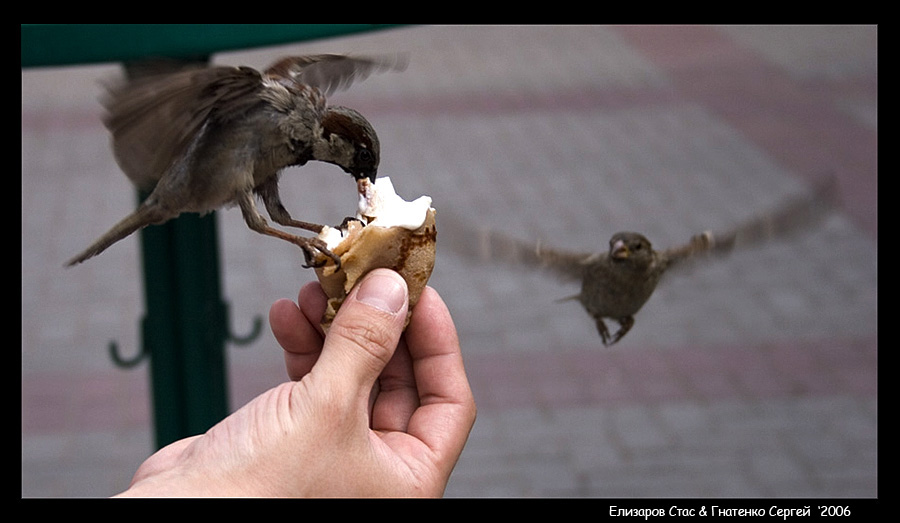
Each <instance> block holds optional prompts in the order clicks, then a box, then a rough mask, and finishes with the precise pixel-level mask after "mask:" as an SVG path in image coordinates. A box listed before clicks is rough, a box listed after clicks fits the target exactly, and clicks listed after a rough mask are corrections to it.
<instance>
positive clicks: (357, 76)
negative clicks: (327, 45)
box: [266, 54, 408, 96]
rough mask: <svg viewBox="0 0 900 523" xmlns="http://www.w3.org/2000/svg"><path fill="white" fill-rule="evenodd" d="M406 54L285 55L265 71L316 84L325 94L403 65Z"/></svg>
mask: <svg viewBox="0 0 900 523" xmlns="http://www.w3.org/2000/svg"><path fill="white" fill-rule="evenodd" d="M407 63H408V60H407V58H406V56H405V55H391V56H384V57H356V56H347V55H338V54H319V55H309V56H287V57H284V58H281V59H280V60H278V61H277V62H275V63H273V64H272V65H271V66H269V68H268V69H266V74H271V75H273V76H277V77H281V78H285V79H290V80H292V81H293V82H295V83H297V84H301V85H309V86H312V87H316V88H317V89H319V90H320V91H322V92H323V93H324V94H325V95H326V96H328V95H330V94H331V93H333V92H335V91H341V90H344V89H347V88H348V87H350V85H352V84H353V83H354V82H361V81H362V80H365V79H366V78H368V77H369V76H370V75H372V74H375V73H382V72H387V71H402V70H404V69H406V65H407Z"/></svg>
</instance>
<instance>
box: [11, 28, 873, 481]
mask: <svg viewBox="0 0 900 523" xmlns="http://www.w3.org/2000/svg"><path fill="white" fill-rule="evenodd" d="M875 33H876V30H875V29H874V28H870V27H849V28H829V27H817V26H805V27H790V26H780V27H777V28H769V27H726V28H722V27H706V26H700V27H675V26H665V27H641V26H636V27H579V26H569V27H563V28H557V27H528V28H522V27H453V26H451V27H413V28H406V29H401V30H392V31H385V32H380V33H373V34H370V35H362V36H354V37H351V38H345V39H336V40H332V41H323V42H313V43H307V44H303V45H295V46H285V47H283V48H278V49H265V50H258V51H248V52H244V53H228V54H224V55H222V56H221V57H217V61H220V62H223V63H241V64H250V65H256V66H262V65H264V64H265V63H267V62H268V61H269V60H270V59H271V57H273V56H277V55H280V54H282V53H283V52H319V51H328V52H332V51H339V52H340V51H351V52H362V51H374V52H379V51H385V52H392V51H396V50H406V51H409V52H410V54H411V59H412V61H411V64H410V67H409V69H408V70H407V71H406V72H405V73H403V75H402V76H390V75H389V76H384V77H376V78H371V79H369V80H367V81H366V82H365V83H364V84H360V86H358V87H357V86H354V88H353V89H352V90H351V91H348V92H347V93H342V94H341V95H339V97H338V99H337V101H338V102H340V103H343V104H346V105H350V106H354V107H357V108H359V109H360V110H361V111H362V112H364V113H365V114H367V115H369V116H370V118H371V119H372V120H373V122H374V124H375V125H376V127H377V128H378V129H379V134H380V135H381V139H382V147H383V149H384V151H385V155H384V160H383V163H382V168H381V174H382V175H389V176H391V177H392V178H393V179H394V180H395V185H397V186H398V189H399V190H400V192H401V193H404V194H405V195H407V196H415V195H418V194H423V193H427V194H430V195H431V196H433V197H434V199H435V204H436V206H437V207H438V210H439V212H441V213H442V215H444V216H451V217H456V216H457V215H459V216H464V217H465V218H466V219H468V220H471V221H473V222H477V223H490V224H492V225H495V226H500V227H505V228H507V229H508V230H509V231H511V232H512V233H515V234H519V235H522V236H538V237H542V238H545V239H547V240H548V241H549V240H552V241H553V242H556V243H558V244H560V245H562V246H565V247H572V248H592V247H591V246H592V245H602V244H603V243H605V241H606V238H607V237H608V236H609V235H610V234H611V233H612V232H614V231H616V230H619V229H623V228H632V229H637V230H641V231H645V232H646V233H647V234H648V235H649V236H650V238H651V239H652V240H653V241H654V243H656V244H657V245H664V244H666V243H674V242H678V241H682V240H684V239H686V238H687V237H689V236H690V234H693V233H694V232H696V231H698V230H703V229H707V228H710V227H719V226H723V225H728V224H731V223H735V222H737V221H739V220H741V219H743V218H746V217H748V216H751V215H753V214H754V213H756V212H759V211H760V210H762V209H765V208H767V207H769V206H771V205H773V204H774V203H776V202H777V201H778V200H779V199H780V198H782V197H784V196H786V195H790V194H795V193H797V192H800V191H802V190H804V187H805V184H806V183H807V182H808V181H809V179H810V177H814V176H817V175H819V174H820V173H821V172H822V171H825V170H828V171H831V172H833V173H834V174H836V175H837V176H838V178H839V180H840V189H841V200H840V201H841V206H840V208H839V209H836V210H835V212H834V213H832V214H831V215H830V216H829V217H828V218H827V220H825V221H824V222H823V223H822V224H821V225H820V226H818V227H816V228H814V229H812V230H810V231H806V232H804V233H803V234H801V235H800V236H799V237H796V238H792V239H790V240H787V241H778V242H773V243H771V244H768V245H765V246H763V247H760V248H756V249H752V250H748V251H745V252H740V253H735V255H734V256H732V257H730V258H728V259H727V260H723V261H722V262H720V263H714V264H709V265H706V266H702V267H697V268H695V269H694V270H692V271H690V272H688V273H686V274H680V275H677V276H676V277H673V278H670V279H669V280H668V281H667V282H666V284H665V285H664V286H663V287H662V288H660V290H659V291H658V293H657V294H656V295H655V296H654V297H653V299H652V300H651V302H650V303H649V304H648V305H647V306H646V307H645V308H644V310H642V311H641V313H640V314H639V315H638V317H637V324H636V326H635V329H634V331H632V332H631V333H630V334H629V335H628V337H627V338H626V339H625V340H623V341H622V342H621V343H620V344H619V345H617V346H615V347H614V348H612V349H603V348H601V347H600V346H599V343H598V340H597V338H596V333H595V331H594V330H593V327H592V326H591V324H590V321H589V319H588V318H587V316H586V315H585V314H584V313H583V311H581V310H580V309H579V308H578V306H577V304H574V303H569V304H564V305H558V304H554V303H553V300H554V299H555V298H558V297H562V296H566V295H567V294H570V293H571V292H572V291H573V289H572V288H569V287H566V286H564V285H560V284H558V283H557V282H555V281H551V280H547V279H546V278H544V277H542V276H541V275H537V274H529V273H521V272H518V271H509V270H498V268H497V267H492V266H490V265H477V264H475V265H473V264H468V265H464V264H463V263H462V261H461V259H460V258H459V257H458V256H457V255H456V254H455V253H454V252H452V251H451V250H449V249H446V248H443V247H441V246H442V245H447V243H446V240H445V242H444V243H439V249H440V250H439V258H438V266H437V268H436V271H435V275H434V277H433V280H432V285H433V286H434V287H435V288H437V289H438V291H439V292H441V294H442V296H443V297H444V299H445V300H446V301H447V303H448V306H449V307H450V310H451V311H452V312H453V314H454V318H455V320H456V323H457V325H458V328H459V330H460V337H461V340H462V343H463V349H464V352H465V354H466V365H467V369H468V373H469V377H470V380H471V382H472V386H473V389H474V391H475V394H476V399H477V401H478V404H479V419H478V421H477V423H476V426H475V429H474V430H473V433H472V436H471V438H470V441H469V444H468V446H467V449H466V452H465V453H464V454H463V456H462V458H461V460H460V463H459V465H458V467H457V469H456V471H455V473H454V476H453V478H452V479H451V482H450V485H449V487H448V491H447V494H448V495H449V496H479V497H480V496H613V497H665V496H688V497H694V496H700V497H719V496H727V497H794V496H804V497H805V496H811V497H871V496H875V495H876V494H877V492H878V491H877V463H876V453H877V413H876V404H877V389H876V387H877V378H876V369H877V342H876V334H875V333H876V329H877V322H876V319H875V318H876V296H877V272H876V263H875V257H874V254H875V252H876V251H877V240H876V238H877V221H876V219H875V216H876V215H875V208H876V200H875V198H876V185H875V184H876V180H877V170H876V157H877V149H876V145H875V144H876V137H877V117H876V114H877V112H876V110H877V109H876V108H877V99H876V95H875V88H876V82H877V69H876V62H875V51H876V42H875ZM112 70H113V69H112V68H110V67H106V66H103V67H76V68H64V69H59V70H39V71H24V72H23V129H22V132H23V148H22V151H23V176H22V182H23V193H22V194H23V199H22V204H23V216H22V217H23V225H22V227H23V228H22V231H23V244H22V262H23V279H22V290H23V293H22V294H23V300H22V306H23V307H22V308H23V317H22V332H23V340H22V346H23V352H22V409H23V417H22V423H23V428H22V437H23V460H22V495H23V496H27V497H31V496H105V495H109V494H112V493H115V492H116V491H117V490H119V489H121V488H123V487H124V485H125V484H126V483H127V481H128V478H129V477H130V474H131V473H132V472H133V471H134V469H135V468H136V467H137V465H138V464H139V463H140V462H141V461H142V460H143V459H144V458H145V457H146V455H147V454H148V453H149V452H151V451H152V449H151V436H150V430H151V429H150V427H149V423H150V422H149V413H148V406H147V399H146V397H147V383H146V371H145V370H144V369H142V368H139V369H137V370H132V371H122V370H118V369H114V368H113V367H112V364H111V363H110V362H109V361H108V359H107V357H106V352H105V347H106V344H107V343H108V341H109V340H110V339H114V340H117V341H118V342H119V343H120V344H121V345H122V347H123V350H126V351H127V350H129V349H133V348H134V347H136V344H137V326H138V324H137V322H138V320H139V318H140V315H141V310H142V305H141V294H140V293H141V289H140V285H139V283H137V278H138V276H137V269H136V259H137V256H136V243H135V242H134V241H133V240H130V241H124V242H122V243H120V244H118V245H116V246H115V247H114V248H112V249H110V250H109V251H108V252H107V253H104V255H103V256H102V257H101V258H98V259H97V260H93V261H91V262H90V263H88V264H85V265H84V266H82V267H79V268H77V269H75V270H70V271H63V270H62V269H60V265H61V264H62V261H63V260H65V259H66V258H67V257H68V256H69V255H70V254H71V253H73V252H75V251H77V250H78V249H79V248H80V247H82V246H83V244H85V243H86V242H88V241H90V240H92V239H93V237H94V236H95V235H96V234H98V233H99V232H101V231H102V230H104V229H105V227H107V226H108V225H109V224H110V223H112V222H113V221H114V220H116V219H118V218H119V217H120V216H122V215H124V214H125V213H126V212H127V211H128V209H129V208H130V207H131V206H133V200H132V196H131V192H130V189H129V188H128V185H127V182H126V181H125V180H124V177H122V176H121V174H120V173H119V172H118V169H117V167H116V166H115V163H114V162H113V160H112V158H111V155H110V154H109V151H108V145H107V138H106V136H105V133H104V131H103V129H102V127H101V126H100V125H99V124H98V122H97V119H96V117H97V114H98V111H99V109H98V107H97V104H96V101H95V98H96V92H97V91H96V85H95V82H96V79H97V78H98V77H101V76H102V75H103V74H108V73H110V72H111V71H112ZM301 172H302V177H303V179H304V180H309V183H310V184H315V185H316V186H317V187H320V189H319V190H318V191H317V192H316V194H315V195H311V194H309V193H307V192H306V191H304V187H306V185H305V184H303V183H300V182H297V181H296V180H297V179H299V178H300V173H297V176H296V177H294V176H293V175H292V174H291V173H288V174H287V175H286V176H285V183H284V184H283V185H284V193H285V195H284V196H285V200H286V201H287V202H290V203H289V204H288V206H289V207H290V208H291V209H297V211H295V214H298V215H300V214H301V212H300V211H299V210H300V209H303V212H302V214H303V215H304V217H306V218H308V219H312V220H318V221H329V220H331V219H333V217H334V216H343V215H344V214H345V213H346V210H347V209H350V208H352V206H353V205H354V202H353V201H352V200H351V199H349V198H346V199H345V200H342V198H340V197H334V198H331V197H328V198H326V197H325V196H323V194H324V193H327V194H329V195H339V194H342V193H341V191H346V185H344V184H341V182H342V181H345V180H343V179H340V178H338V177H335V176H334V175H333V172H332V170H330V169H329V168H328V167H327V166H307V167H304V168H303V171H301ZM239 214H240V213H237V212H236V211H225V212H222V213H219V216H220V225H221V236H222V251H223V253H222V255H223V262H224V267H225V269H224V280H225V281H224V286H225V291H226V299H228V300H229V302H230V305H231V307H232V321H233V323H234V326H233V328H234V329H235V330H237V331H241V330H244V329H246V328H249V325H250V323H251V321H252V319H253V318H254V317H255V316H257V315H264V314H265V311H266V310H267V308H268V305H269V304H270V303H271V302H272V301H274V300H275V299H276V298H279V297H285V296H287V297H293V296H291V291H289V290H286V289H291V288H299V286H300V285H301V284H302V283H303V282H305V281H308V280H309V279H310V275H309V273H307V272H305V271H302V270H301V269H300V268H299V264H300V260H299V259H298V258H297V257H296V255H295V253H294V252H293V251H292V250H291V247H290V246H287V245H274V244H273V243H272V242H271V241H270V240H268V239H265V238H261V237H259V236H258V235H255V234H254V233H252V232H249V231H247V229H246V227H245V226H244V225H243V224H242V222H241V218H240V216H239ZM447 222H448V223H452V220H449V219H448V220H447ZM439 223H440V222H439ZM454 234H456V235H457V238H458V236H459V234H460V233H459V231H454V230H453V229H452V227H450V228H445V229H442V237H443V238H447V237H448V236H449V237H451V238H453V236H454ZM463 239H464V238H463ZM86 297H89V299H86ZM228 358H229V373H230V375H229V378H230V382H231V385H232V390H231V399H232V404H233V405H239V404H242V403H243V402H246V401H247V400H248V399H250V398H252V397H253V396H254V395H256V394H258V393H260V392H262V391H264V390H266V389H267V388H268V387H270V386H272V385H273V384H275V383H277V382H278V381H279V380H281V379H283V370H282V367H281V366H282V363H281V356H280V354H279V351H278V350H277V347H275V344H274V341H273V340H272V338H271V335H270V334H268V332H266V333H265V334H264V336H263V337H262V338H261V339H260V340H259V341H257V342H256V343H254V344H253V345H251V346H250V347H245V348H230V349H229V351H228Z"/></svg>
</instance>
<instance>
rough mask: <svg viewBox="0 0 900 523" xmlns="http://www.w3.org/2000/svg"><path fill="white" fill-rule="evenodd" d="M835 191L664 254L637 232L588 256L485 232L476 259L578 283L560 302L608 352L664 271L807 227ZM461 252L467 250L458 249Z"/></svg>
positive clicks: (822, 189)
mask: <svg viewBox="0 0 900 523" xmlns="http://www.w3.org/2000/svg"><path fill="white" fill-rule="evenodd" d="M831 191H833V181H832V180H831V179H829V180H828V181H827V182H826V183H822V184H820V185H819V186H818V187H817V188H816V190H815V191H813V192H812V193H811V194H807V195H803V196H799V197H797V198H794V199H791V200H789V201H787V202H785V203H783V204H782V205H780V206H779V207H778V208H776V209H775V210H774V211H773V212H770V213H768V214H764V215H761V216H759V217H756V218H753V219H750V220H748V221H746V222H745V223H743V224H741V225H739V226H738V227H735V228H733V229H731V230H728V231H724V232H721V233H713V232H711V231H706V232H703V233H701V234H697V235H694V236H693V237H691V239H690V241H689V242H687V243H685V244H683V245H680V246H677V247H673V248H669V249H664V250H654V249H653V246H652V245H651V243H650V241H649V240H648V239H647V238H646V237H645V236H644V235H642V234H638V233H636V232H618V233H616V234H614V235H613V236H612V238H611V239H610V240H609V248H608V250H606V251H605V252H597V253H589V252H573V251H566V250H560V249H553V248H548V247H545V246H544V245H542V244H541V243H540V242H538V243H537V244H535V243H534V242H526V241H523V240H519V239H516V238H510V237H508V236H504V235H503V234H500V233H498V232H495V231H484V230H482V231H481V234H480V236H481V238H480V242H478V246H477V249H478V250H479V251H480V253H479V254H478V256H479V257H480V258H482V259H490V260H492V261H501V262H505V263H509V264H515V265H521V266H525V267H530V268H535V269H544V270H547V271H550V272H552V273H554V274H555V275H556V276H558V277H559V278H561V279H563V280H569V281H580V282H581V291H580V292H579V293H578V294H575V295H574V296H570V297H568V298H563V299H562V300H560V301H565V300H569V299H574V300H578V302H580V303H581V305H582V306H583V307H584V309H585V310H586V311H587V313H588V314H589V315H590V316H591V317H592V318H593V319H594V321H595V323H596V327H597V331H598V332H599V334H600V338H601V340H602V341H603V344H604V345H605V346H607V347H608V346H610V345H613V344H614V343H616V342H618V341H619V340H621V339H622V338H623V337H624V336H625V335H626V334H627V333H628V331H629V330H631V328H632V327H633V326H634V316H635V314H637V312H638V311H639V310H640V309H641V307H643V306H644V304H645V303H647V300H649V299H650V296H651V295H652V294H653V291H654V290H655V289H656V286H657V284H658V283H659V282H660V279H661V278H662V277H663V275H664V274H665V273H666V272H668V271H670V270H671V269H673V268H675V267H677V266H681V265H684V264H685V262H688V261H691V260H697V259H700V258H704V257H710V256H713V255H721V254H725V253H728V252H730V251H731V250H732V249H734V248H735V247H737V246H739V245H741V246H742V245H751V244H755V243H759V242H762V241H765V240H767V239H769V238H773V237H775V236H780V235H784V234H787V233H789V232H793V231H796V230H798V228H799V227H801V226H808V225H809V224H811V223H812V220H814V219H817V218H819V217H821V216H822V214H823V211H824V209H825V208H826V206H825V205H824V203H825V201H826V200H827V199H828V198H826V197H827V196H828V195H829V193H830V192H831ZM445 221H446V220H445ZM457 248H462V249H465V248H466V247H465V246H464V245H462V244H459V245H457ZM464 254H466V253H464ZM469 254H471V253H469ZM605 319H610V320H613V321H615V322H617V323H618V324H619V329H618V331H616V332H615V333H613V334H611V333H610V330H609V329H608V328H607V326H606V323H605V321H604V320H605Z"/></svg>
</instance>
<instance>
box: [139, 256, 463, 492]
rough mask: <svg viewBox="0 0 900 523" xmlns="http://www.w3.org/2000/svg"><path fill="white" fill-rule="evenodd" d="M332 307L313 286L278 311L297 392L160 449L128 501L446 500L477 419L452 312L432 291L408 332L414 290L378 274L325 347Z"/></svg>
mask: <svg viewBox="0 0 900 523" xmlns="http://www.w3.org/2000/svg"><path fill="white" fill-rule="evenodd" d="M325 301H326V298H325V295H324V293H323V292H322V290H321V287H320V286H319V285H318V283H310V284H307V285H305V286H304V287H303V288H302V289H301V290H300V294H299V299H298V303H299V306H298V305H297V304H296V303H294V302H292V301H290V300H286V299H284V300H279V301H277V302H276V303H274V304H273V305H272V307H271V309H270V311H269V323H270V325H271V327H272V332H273V334H274V335H275V338H276V340H277V341H278V343H279V344H280V345H281V346H282V348H283V349H284V356H285V364H286V367H287V373H288V376H289V377H290V378H291V380H292V381H289V382H286V383H283V384H281V385H278V386H276V387H275V388H273V389H270V390H269V391H267V392H265V393H263V394H261V395H260V396H258V397H256V398H254V399H253V400H252V401H250V402H249V403H248V404H246V405H244V406H243V407H242V408H240V409H239V410H237V411H236V412H234V413H233V414H232V415H230V416H228V417H227V418H226V419H224V420H223V421H221V422H220V423H218V424H217V425H215V426H214V427H212V428H211V429H210V430H209V431H207V432H206V433H205V434H202V435H199V436H194V437H190V438H186V439H183V440H180V441H177V442H175V443H173V444H171V445H169V446H167V447H165V448H163V449H161V450H160V451H159V452H157V453H156V454H154V455H152V456H151V457H150V458H148V459H147V460H146V461H145V462H144V463H143V464H142V465H141V467H140V468H139V469H138V471H137V473H136V474H135V476H134V479H133V480H132V483H131V486H130V487H129V489H128V490H127V491H125V492H123V493H122V494H121V495H122V496H254V497H255V496H277V497H287V496H310V497H368V496H389V497H400V496H440V495H442V494H443V492H444V489H445V487H446V485H447V481H448V480H449V477H450V473H451V471H452V470H453V467H454V466H455V464H456V461H457V460H458V458H459V456H460V454H461V453H462V450H463V447H464V445H465V442H466V439H467V438H468V435H469V431H470V430H471V428H472V425H473V424H474V422H475V414H476V408H475V402H474V399H473V397H472V392H471V390H470V388H469V383H468V379H467V378H466V374H465V370H464V368H463V362H462V355H461V353H460V347H459V340H458V338H457V334H456V328H455V326H454V325H453V321H452V319H451V317H450V313H449V311H448V310H447V308H446V306H445V305H444V302H443V301H442V300H441V298H440V296H439V295H438V294H437V292H435V291H434V289H432V288H430V287H429V288H426V289H425V291H424V292H423V293H422V296H421V298H420V299H419V302H418V304H417V305H416V308H415V313H414V314H413V315H412V319H411V321H410V323H409V327H408V328H407V329H406V331H405V333H402V330H403V323H404V321H405V318H406V315H407V310H408V306H409V305H408V297H407V292H406V283H405V282H404V281H403V279H402V278H400V277H399V276H398V275H397V274H396V273H394V272H391V271H387V270H383V269H379V270H376V271H373V272H372V273H370V274H369V275H368V276H367V277H366V278H364V279H363V281H362V282H361V283H360V284H359V285H357V286H356V287H355V288H354V289H353V291H351V293H350V295H349V296H348V298H347V300H346V301H345V302H344V304H343V305H342V306H341V309H340V311H339V313H338V315H337V317H336V318H335V320H334V322H333V324H332V326H331V328H330V330H329V332H328V336H327V337H326V336H324V335H323V333H322V330H321V327H320V326H319V319H320V318H321V317H322V312H323V311H324V308H325ZM401 333H402V335H401Z"/></svg>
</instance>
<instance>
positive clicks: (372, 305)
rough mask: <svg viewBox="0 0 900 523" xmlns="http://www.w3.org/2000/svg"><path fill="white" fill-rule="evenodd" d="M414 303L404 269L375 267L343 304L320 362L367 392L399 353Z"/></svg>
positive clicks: (322, 368)
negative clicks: (412, 302)
mask: <svg viewBox="0 0 900 523" xmlns="http://www.w3.org/2000/svg"><path fill="white" fill-rule="evenodd" d="M408 308H409V295H408V291H407V287H406V282H405V281H404V280H403V278H402V277H400V275H399V274H397V273H396V272H394V271H391V270H387V269H376V270H374V271H372V272H370V273H369V274H367V275H366V276H365V277H364V278H363V279H362V281H361V282H360V283H358V284H357V285H356V286H355V287H354V288H353V290H351V292H350V294H349V295H348V296H347V298H346V299H345V300H344V303H343V304H341V308H340V310H339V311H338V313H337V315H336V316H335V318H334V321H333V322H332V324H331V327H330V328H329V329H328V334H327V335H326V336H325V343H324V346H323V347H322V354H321V356H320V357H319V361H318V362H317V363H316V367H319V369H318V370H319V371H322V372H323V375H325V376H332V377H337V378H338V380H339V381H341V382H343V383H345V384H347V385H350V386H353V387H354V388H356V389H357V390H358V391H359V392H360V393H363V392H364V393H365V394H366V395H367V394H368V393H369V390H370V388H371V387H372V385H373V384H374V382H375V379H376V378H377V377H378V375H379V374H380V373H381V371H382V370H383V369H384V366H385V365H387V362H388V361H390V359H391V356H393V354H394V349H396V347H397V343H398V342H399V340H400V335H401V334H402V332H403V326H404V324H405V322H406V313H407V310H408ZM335 367H337V368H335Z"/></svg>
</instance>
